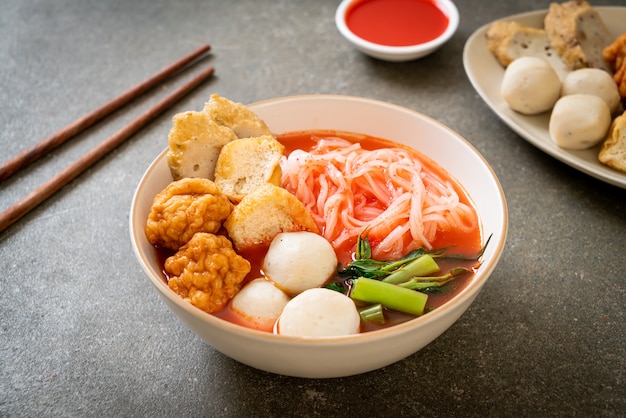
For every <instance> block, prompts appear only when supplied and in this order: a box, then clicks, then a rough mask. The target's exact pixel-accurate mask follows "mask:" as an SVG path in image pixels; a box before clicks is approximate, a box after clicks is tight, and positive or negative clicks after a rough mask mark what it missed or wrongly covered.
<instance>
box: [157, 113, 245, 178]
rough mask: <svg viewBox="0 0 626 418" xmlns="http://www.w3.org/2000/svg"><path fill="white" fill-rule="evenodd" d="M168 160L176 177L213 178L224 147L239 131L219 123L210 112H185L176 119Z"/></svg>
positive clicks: (169, 141) (175, 117)
mask: <svg viewBox="0 0 626 418" xmlns="http://www.w3.org/2000/svg"><path fill="white" fill-rule="evenodd" d="M172 123H173V125H172V129H170V132H169V135H168V143H169V149H168V152H167V163H168V165H169V167H170V171H171V173H172V178H174V180H179V179H181V178H183V177H203V178H207V179H211V180H212V179H213V172H214V171H215V164H216V163H217V158H218V156H219V155H220V150H221V149H222V147H223V146H224V145H225V144H227V143H228V142H229V141H232V140H233V139H236V138H237V136H236V135H235V133H234V132H233V131H232V130H231V129H229V128H227V127H224V126H221V125H218V124H217V123H215V121H214V120H213V119H211V118H210V117H209V115H208V114H207V113H206V112H193V111H190V112H183V113H179V114H177V115H174V117H173V118H172Z"/></svg>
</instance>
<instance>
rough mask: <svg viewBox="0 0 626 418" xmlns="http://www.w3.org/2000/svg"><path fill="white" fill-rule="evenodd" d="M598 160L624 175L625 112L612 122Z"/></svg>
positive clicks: (625, 146) (625, 154)
mask: <svg viewBox="0 0 626 418" xmlns="http://www.w3.org/2000/svg"><path fill="white" fill-rule="evenodd" d="M598 159H599V160H600V162H601V163H603V164H606V165H608V166H609V167H613V168H614V169H616V170H619V171H623V172H624V173H626V112H624V113H623V114H622V115H621V116H618V117H616V118H615V119H614V120H613V123H612V124H611V128H610V129H609V134H608V136H607V138H606V140H605V141H604V143H603V144H602V148H601V149H600V153H599V154H598Z"/></svg>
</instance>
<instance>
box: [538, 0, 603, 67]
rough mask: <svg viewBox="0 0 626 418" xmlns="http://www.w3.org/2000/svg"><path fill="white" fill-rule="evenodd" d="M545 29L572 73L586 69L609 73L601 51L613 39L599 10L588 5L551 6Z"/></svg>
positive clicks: (577, 1) (578, 1)
mask: <svg viewBox="0 0 626 418" xmlns="http://www.w3.org/2000/svg"><path fill="white" fill-rule="evenodd" d="M544 27H545V30H546V33H547V34H548V37H549V38H550V45H551V46H552V47H553V48H554V49H555V50H556V52H557V53H558V54H559V55H560V56H561V58H562V59H563V61H565V63H566V64H567V65H568V66H569V67H570V68H571V69H572V70H577V69H579V68H587V67H590V68H601V69H604V70H608V67H607V65H606V62H605V61H604V60H603V59H602V50H603V49H604V48H605V47H606V46H607V45H609V44H610V43H611V41H612V40H613V37H612V36H611V34H610V33H609V31H608V29H607V28H606V26H605V25H604V22H603V21H602V18H601V17H600V15H599V13H598V11H597V10H595V9H594V8H593V7H592V6H591V5H590V4H589V3H588V2H586V1H584V0H570V1H566V2H563V3H551V4H550V9H549V10H548V14H547V15H546V17H545V20H544Z"/></svg>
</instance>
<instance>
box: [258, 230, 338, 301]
mask: <svg viewBox="0 0 626 418" xmlns="http://www.w3.org/2000/svg"><path fill="white" fill-rule="evenodd" d="M263 269H264V271H265V274H266V275H267V276H268V277H269V278H270V279H271V280H272V281H273V282H274V283H275V284H276V286H278V287H279V288H280V289H282V290H283V291H285V292H286V293H287V294H289V295H297V294H298V293H300V292H302V291H304V290H306V289H311V288H314V287H320V286H322V285H324V283H326V281H327V280H328V279H329V278H330V277H331V276H332V275H333V274H334V273H335V271H336V270H337V255H336V254H335V250H334V249H333V247H332V246H331V245H330V243H329V242H328V241H327V240H326V239H325V238H324V237H322V236H321V235H318V234H316V233H313V232H307V231H302V232H282V233H280V234H278V235H277V236H276V237H275V238H274V239H273V240H272V242H271V244H270V246H269V249H268V250H267V254H266V255H265V259H264V260H263Z"/></svg>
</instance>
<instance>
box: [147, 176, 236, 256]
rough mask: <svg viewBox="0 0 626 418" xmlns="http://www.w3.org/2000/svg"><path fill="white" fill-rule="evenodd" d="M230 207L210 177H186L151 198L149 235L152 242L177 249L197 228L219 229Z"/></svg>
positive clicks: (197, 230)
mask: <svg viewBox="0 0 626 418" xmlns="http://www.w3.org/2000/svg"><path fill="white" fill-rule="evenodd" d="M231 211H232V204H231V203H230V201H229V200H228V198H227V197H226V196H224V195H223V194H222V192H220V189H219V187H217V185H216V184H215V183H213V182H212V181H211V180H208V179H202V178H183V179H181V180H177V181H174V182H172V183H170V184H169V185H168V186H167V187H166V188H165V189H163V191H161V193H159V194H158V195H156V197H155V198H154V200H153V201H152V207H151V208H150V214H149V215H148V221H147V223H146V238H147V239H148V241H149V242H150V244H152V245H159V246H162V247H166V248H170V249H172V250H178V249H179V248H180V247H181V246H183V245H184V244H185V243H186V242H187V241H189V240H190V239H191V237H192V236H193V235H194V234H195V233H196V232H209V233H215V232H217V231H218V230H219V229H220V228H221V226H222V222H223V221H224V220H225V219H226V218H227V217H228V216H229V215H230V213H231Z"/></svg>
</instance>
